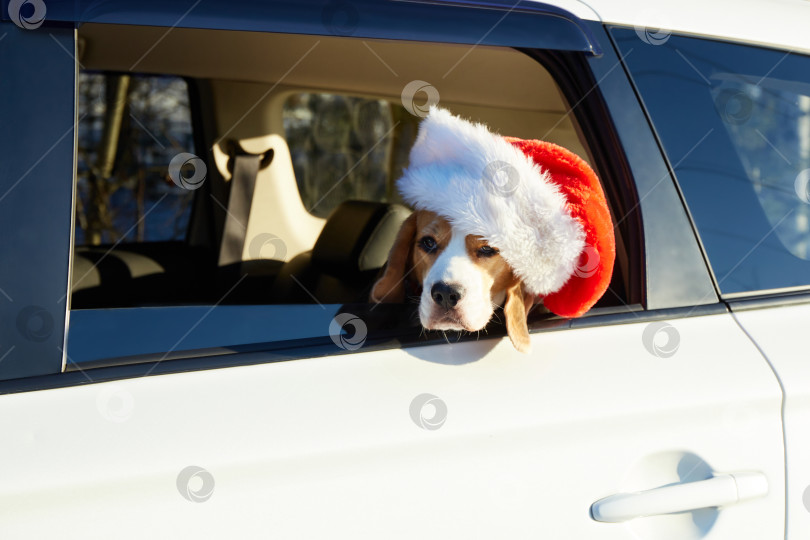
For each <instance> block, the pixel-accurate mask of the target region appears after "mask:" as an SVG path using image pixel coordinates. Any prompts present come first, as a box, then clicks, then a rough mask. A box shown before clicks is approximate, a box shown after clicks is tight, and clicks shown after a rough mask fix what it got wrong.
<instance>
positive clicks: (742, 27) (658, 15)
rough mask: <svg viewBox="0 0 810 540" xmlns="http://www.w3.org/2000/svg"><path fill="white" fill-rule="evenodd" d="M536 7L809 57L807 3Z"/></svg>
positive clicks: (607, 1) (554, 0)
mask: <svg viewBox="0 0 810 540" xmlns="http://www.w3.org/2000/svg"><path fill="white" fill-rule="evenodd" d="M530 1H532V0H530ZM471 3H478V2H475V1H473V2H471ZM535 3H540V4H546V5H554V6H557V7H559V8H562V9H564V10H566V11H569V12H570V13H572V14H573V15H575V16H576V17H578V18H580V19H583V20H591V21H599V22H602V23H604V24H617V25H623V26H635V27H637V28H650V29H653V28H656V29H666V30H671V31H672V32H676V33H683V34H691V35H696V36H702V37H711V38H722V39H727V40H732V41H740V42H745V43H751V44H756V45H763V46H766V47H773V48H780V49H787V50H789V51H794V52H802V53H810V32H808V31H807V22H808V21H810V1H808V0H645V1H644V2H639V1H638V0H587V1H580V0H546V1H544V2H535Z"/></svg>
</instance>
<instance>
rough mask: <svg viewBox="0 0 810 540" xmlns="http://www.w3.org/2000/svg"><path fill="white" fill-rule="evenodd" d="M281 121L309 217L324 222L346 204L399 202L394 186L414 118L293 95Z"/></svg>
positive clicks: (380, 105)
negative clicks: (315, 217)
mask: <svg viewBox="0 0 810 540" xmlns="http://www.w3.org/2000/svg"><path fill="white" fill-rule="evenodd" d="M283 115H284V132H285V138H286V139H287V145H288V146H289V148H290V154H291V157H292V161H293V167H294V169H295V178H296V181H297V182H298V191H299V192H300V194H301V200H302V201H303V203H304V206H305V207H306V208H307V210H308V211H309V212H310V213H312V214H313V215H315V216H318V217H327V216H329V214H330V213H332V211H333V210H334V209H335V208H337V206H338V205H339V204H340V203H341V202H343V201H345V200H348V199H363V200H369V201H378V202H399V201H400V200H401V198H400V197H399V193H398V192H397V190H396V187H395V185H394V182H395V180H396V179H397V178H398V177H399V176H400V173H401V172H402V169H403V168H404V167H406V166H407V162H408V152H409V151H410V148H411V145H412V144H413V141H414V139H415V137H416V131H417V129H418V117H415V116H414V115H411V114H409V113H408V111H407V110H406V109H405V108H404V107H403V106H402V105H400V104H395V103H391V102H390V101H386V100H383V99H368V98H364V97H360V96H351V95H340V94H327V93H312V92H299V93H295V94H292V95H291V96H290V97H288V98H287V99H286V100H285V101H284V109H283ZM339 179H340V180H341V181H340V182H339V183H338V182H336V180H339Z"/></svg>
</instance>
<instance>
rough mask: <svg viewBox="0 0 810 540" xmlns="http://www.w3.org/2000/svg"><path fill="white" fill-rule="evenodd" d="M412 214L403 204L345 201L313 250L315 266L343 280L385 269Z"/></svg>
mask: <svg viewBox="0 0 810 540" xmlns="http://www.w3.org/2000/svg"><path fill="white" fill-rule="evenodd" d="M410 214H411V211H410V210H408V209H407V208H406V207H404V206H402V205H399V204H388V203H377V202H370V201H345V202H343V203H342V204H341V205H340V206H338V207H337V208H335V210H334V211H333V212H332V214H331V215H330V216H329V218H327V220H326V224H325V225H324V227H323V230H322V231H321V234H320V236H319V237H318V241H317V242H315V247H314V248H312V263H313V264H314V265H317V266H318V267H320V268H321V270H322V271H323V272H326V273H328V274H331V275H333V276H335V277H338V278H342V279H353V278H357V277H358V272H365V271H368V270H377V269H379V268H382V267H383V266H384V265H385V261H386V259H387V258H388V252H389V251H390V250H391V246H392V245H394V240H395V239H396V236H397V233H398V232H399V228H400V226H401V225H402V223H403V222H404V221H405V220H406V219H407V218H408V216H409V215H410Z"/></svg>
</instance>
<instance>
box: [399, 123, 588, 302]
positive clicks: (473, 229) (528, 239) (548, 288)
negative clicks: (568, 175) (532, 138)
mask: <svg viewBox="0 0 810 540" xmlns="http://www.w3.org/2000/svg"><path fill="white" fill-rule="evenodd" d="M497 170H500V171H501V172H500V174H495V171H497ZM502 181H503V182H502ZM398 187H399V191H400V192H401V193H402V196H403V198H404V199H405V201H407V202H408V204H410V205H412V206H413V207H414V208H416V209H423V210H430V211H433V212H435V213H437V214H439V215H440V216H443V217H445V218H446V219H447V220H449V221H450V223H451V224H452V225H453V227H454V228H455V229H456V230H458V231H460V232H461V233H462V234H465V235H466V234H474V235H480V236H482V237H484V238H485V239H486V240H487V241H488V242H489V243H490V244H491V245H492V246H493V247H496V248H498V249H499V250H500V253H501V256H502V257H503V258H504V260H505V261H506V262H507V263H508V264H509V265H510V266H511V267H512V269H513V271H514V272H515V274H516V275H517V276H518V277H520V278H521V279H522V280H523V282H524V285H525V286H526V287H527V288H528V289H529V291H531V292H533V293H535V294H539V295H546V294H549V293H552V292H555V291H557V290H559V289H560V288H561V287H562V286H563V285H564V284H565V282H566V281H567V280H568V278H569V277H570V276H571V275H572V274H573V273H574V270H575V268H576V265H577V262H578V261H579V256H580V254H581V253H582V250H583V249H584V248H585V231H584V230H583V228H582V225H581V224H580V223H579V222H578V221H577V220H576V219H574V218H573V217H571V215H570V214H569V212H568V206H567V203H566V199H565V196H564V195H563V194H562V193H560V191H559V189H558V188H557V186H556V185H554V184H553V183H552V182H551V180H550V176H549V173H548V172H546V171H543V170H541V169H540V167H538V166H537V165H536V164H535V163H534V162H533V161H532V160H531V158H529V157H528V156H526V155H525V154H524V153H523V152H521V151H520V150H519V149H518V148H516V147H515V146H513V145H512V144H510V143H509V142H507V141H506V140H505V139H504V138H503V137H501V136H500V135H496V134H494V133H492V132H490V131H489V130H488V129H487V128H486V126H484V125H482V124H473V123H470V122H467V121H466V120H462V119H461V118H459V117H457V116H453V115H452V114H450V113H449V112H448V111H446V110H444V109H440V108H438V107H432V108H431V109H430V113H429V114H428V116H427V117H425V119H424V120H423V121H422V123H421V125H420V127H419V134H418V136H417V138H416V142H415V143H414V146H413V148H412V149H411V154H410V163H409V165H408V168H407V169H406V170H405V172H404V173H403V176H402V178H400V179H399V181H398Z"/></svg>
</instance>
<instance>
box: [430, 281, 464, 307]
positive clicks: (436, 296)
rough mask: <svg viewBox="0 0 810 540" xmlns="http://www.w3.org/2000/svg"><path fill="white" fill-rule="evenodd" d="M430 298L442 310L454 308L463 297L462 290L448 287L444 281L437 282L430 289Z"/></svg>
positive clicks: (453, 286)
mask: <svg viewBox="0 0 810 540" xmlns="http://www.w3.org/2000/svg"><path fill="white" fill-rule="evenodd" d="M430 296H431V297H432V298H433V301H434V302H436V303H437V304H439V305H440V306H442V307H443V308H444V309H450V308H453V307H455V306H456V304H458V301H459V300H461V297H462V296H464V289H462V288H461V287H460V286H458V285H449V284H447V283H445V282H444V281H439V282H438V283H436V284H434V285H433V287H431V288H430Z"/></svg>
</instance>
